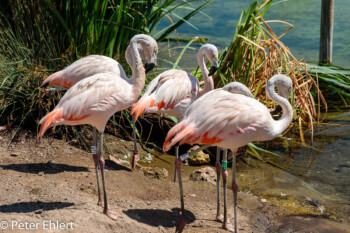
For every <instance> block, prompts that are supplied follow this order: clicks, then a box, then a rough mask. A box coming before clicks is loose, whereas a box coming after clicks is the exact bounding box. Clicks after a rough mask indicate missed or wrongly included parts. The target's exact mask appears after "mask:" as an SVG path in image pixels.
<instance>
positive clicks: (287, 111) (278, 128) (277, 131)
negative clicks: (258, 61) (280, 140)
mask: <svg viewBox="0 0 350 233" xmlns="http://www.w3.org/2000/svg"><path fill="white" fill-rule="evenodd" d="M266 90H267V92H268V95H269V97H270V99H271V100H272V101H273V102H275V103H277V104H279V105H280V106H281V107H282V112H283V114H282V117H281V118H280V119H279V120H277V121H276V120H273V119H272V121H273V125H272V127H273V132H271V133H272V135H271V136H272V137H277V136H279V135H281V134H282V133H283V131H285V130H286V129H287V127H288V126H289V124H290V122H291V121H292V119H293V108H292V106H291V105H290V103H289V101H288V99H286V98H283V97H282V96H280V95H277V94H276V92H275V85H268V86H267V87H266Z"/></svg>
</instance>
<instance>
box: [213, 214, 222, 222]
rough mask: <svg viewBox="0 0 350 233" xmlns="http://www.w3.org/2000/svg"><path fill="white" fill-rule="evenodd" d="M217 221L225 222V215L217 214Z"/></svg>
mask: <svg viewBox="0 0 350 233" xmlns="http://www.w3.org/2000/svg"><path fill="white" fill-rule="evenodd" d="M215 221H217V222H221V223H223V222H224V215H222V214H218V215H216V218H215Z"/></svg>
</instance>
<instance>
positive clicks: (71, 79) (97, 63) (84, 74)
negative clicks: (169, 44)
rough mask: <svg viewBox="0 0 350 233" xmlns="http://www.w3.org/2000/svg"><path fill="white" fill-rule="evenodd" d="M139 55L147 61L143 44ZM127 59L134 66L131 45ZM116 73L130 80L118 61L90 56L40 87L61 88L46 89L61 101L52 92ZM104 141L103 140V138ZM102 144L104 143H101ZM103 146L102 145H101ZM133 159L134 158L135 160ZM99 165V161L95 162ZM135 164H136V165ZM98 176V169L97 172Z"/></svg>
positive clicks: (149, 67)
mask: <svg viewBox="0 0 350 233" xmlns="http://www.w3.org/2000/svg"><path fill="white" fill-rule="evenodd" d="M137 47H138V51H139V54H140V56H141V59H142V60H146V61H148V59H147V56H145V54H144V52H143V47H142V45H141V44H137ZM125 58H126V61H127V63H128V65H129V66H130V67H132V66H133V57H132V54H131V49H130V45H129V46H128V47H127V49H126V51H125ZM151 59H153V60H152V61H149V62H146V64H145V69H146V73H148V72H149V71H151V70H152V69H153V68H154V62H155V59H156V58H151ZM108 72H110V73H114V74H115V77H118V78H122V79H125V80H128V77H127V76H126V74H125V72H124V69H123V67H122V66H121V65H120V64H119V62H117V61H116V60H114V59H112V58H110V57H106V56H102V55H90V56H86V57H84V58H81V59H79V60H77V61H75V62H73V63H72V64H70V65H69V66H67V67H66V68H65V69H63V70H60V71H57V72H55V73H53V74H52V75H50V76H49V77H47V78H46V79H45V80H44V81H43V83H42V84H41V85H40V87H41V88H46V87H47V86H48V85H51V86H58V87H59V88H50V89H46V90H45V91H46V94H47V95H49V96H50V97H53V98H55V99H56V100H59V99H58V98H57V97H56V96H53V95H51V92H52V91H61V90H67V89H69V88H71V87H72V86H73V85H74V84H76V83H77V82H79V81H80V80H82V79H85V78H88V77H90V76H93V75H95V74H99V73H108ZM135 129H136V128H135V120H134V118H133V133H134V138H136V132H135ZM96 134H97V131H96V129H95V128H93V139H94V140H93V141H94V145H93V146H92V149H91V151H96V149H93V148H97V140H95V138H97V135H96ZM101 140H102V138H101ZM135 142H136V140H135ZM101 143H102V142H101ZM101 145H102V144H101ZM133 153H134V157H137V155H138V150H137V144H136V143H135V144H134V151H133ZM134 157H133V158H134ZM95 163H97V161H95ZM134 163H135V164H134ZM135 165H136V160H134V159H133V165H132V167H133V168H134V167H135ZM96 172H97V174H98V168H97V170H96Z"/></svg>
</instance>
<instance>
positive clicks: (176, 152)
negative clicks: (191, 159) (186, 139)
mask: <svg viewBox="0 0 350 233" xmlns="http://www.w3.org/2000/svg"><path fill="white" fill-rule="evenodd" d="M175 155H176V159H178V158H179V146H175ZM180 163H181V161H180ZM176 173H177V164H176V162H175V172H174V183H175V182H176Z"/></svg>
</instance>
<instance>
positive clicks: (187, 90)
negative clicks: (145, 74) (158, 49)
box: [131, 44, 218, 177]
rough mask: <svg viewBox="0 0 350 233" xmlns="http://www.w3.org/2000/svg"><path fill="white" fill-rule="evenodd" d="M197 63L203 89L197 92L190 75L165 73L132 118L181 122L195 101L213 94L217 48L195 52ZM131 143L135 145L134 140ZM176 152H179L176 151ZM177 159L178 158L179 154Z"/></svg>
mask: <svg viewBox="0 0 350 233" xmlns="http://www.w3.org/2000/svg"><path fill="white" fill-rule="evenodd" d="M204 55H205V56H206V57H207V58H208V60H209V61H210V62H211V69H210V71H208V69H207V67H206V65H205V62H204ZM197 61H198V65H199V67H200V69H201V72H202V75H203V79H204V88H203V89H201V88H199V81H198V79H197V78H196V77H194V76H193V75H191V74H189V73H187V72H185V71H183V70H178V69H170V70H167V71H165V72H163V73H161V74H159V75H158V76H157V77H156V78H154V79H153V80H152V82H150V83H149V85H148V86H147V88H146V90H145V94H144V95H143V96H142V97H141V99H140V100H139V101H138V102H137V103H136V104H134V105H133V107H132V110H131V114H133V115H134V116H135V120H137V118H138V117H139V116H140V114H142V113H145V112H148V113H166V114H168V115H171V116H174V117H176V118H180V117H181V116H182V115H183V114H184V113H185V111H186V109H187V108H188V107H189V106H190V104H191V103H192V101H193V100H194V99H196V98H198V97H199V96H201V95H203V94H204V93H206V92H208V91H210V90H213V89H214V82H213V79H212V77H211V75H212V74H214V73H215V71H216V70H217V69H218V50H217V48H216V47H215V46H214V45H212V44H205V45H203V46H202V47H201V48H200V49H199V50H198V54H197ZM134 140H135V144H136V138H134ZM176 151H177V152H178V148H176ZM176 155H177V156H178V153H177V154H176ZM175 177H176V172H175Z"/></svg>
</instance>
